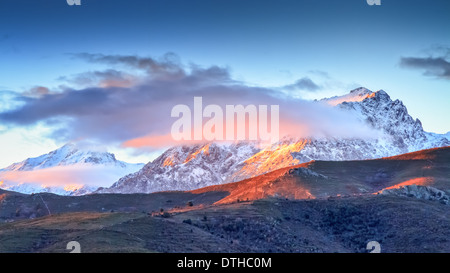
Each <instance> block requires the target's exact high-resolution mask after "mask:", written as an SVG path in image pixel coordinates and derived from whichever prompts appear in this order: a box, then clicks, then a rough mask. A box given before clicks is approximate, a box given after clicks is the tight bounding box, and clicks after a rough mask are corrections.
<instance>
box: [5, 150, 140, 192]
mask: <svg viewBox="0 0 450 273" xmlns="http://www.w3.org/2000/svg"><path fill="white" fill-rule="evenodd" d="M143 166H144V164H131V163H127V162H123V161H120V160H117V159H116V157H115V156H114V154H112V153H108V152H99V151H90V150H86V149H83V148H80V147H78V146H77V145H76V144H73V143H69V144H66V145H64V146H62V147H60V148H58V149H56V150H54V151H51V152H49V153H47V154H44V155H41V156H38V157H33V158H28V159H26V160H24V161H21V162H18V163H14V164H12V165H10V166H8V167H6V168H4V169H0V181H1V182H2V183H1V185H0V187H1V188H3V189H7V190H12V191H18V192H22V193H33V192H52V193H57V194H63V195H67V194H81V193H82V194H86V193H89V192H92V191H94V190H96V189H97V188H98V187H100V186H106V185H108V186H109V185H111V184H112V183H113V182H114V181H116V180H117V179H119V178H120V177H123V176H124V175H126V174H129V173H133V172H135V171H137V170H139V169H140V168H142V167H143Z"/></svg>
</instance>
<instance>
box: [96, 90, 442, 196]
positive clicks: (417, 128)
mask: <svg viewBox="0 0 450 273" xmlns="http://www.w3.org/2000/svg"><path fill="white" fill-rule="evenodd" d="M317 103H328V104H331V105H333V106H335V107H340V108H341V109H343V110H345V111H350V112H352V113H353V114H354V115H355V116H357V117H358V118H359V119H360V120H362V121H364V122H367V123H368V124H369V125H370V126H371V127H373V128H375V129H379V130H380V131H381V132H383V133H384V135H385V136H383V137H380V138H378V139H356V138H353V139H342V138H333V137H326V138H325V137H321V138H295V137H293V136H291V137H287V138H284V139H282V140H281V141H279V142H278V143H274V144H273V145H271V146H270V147H268V148H265V149H259V148H258V146H257V145H256V144H254V143H244V142H241V143H238V144H216V143H208V144H203V145H200V144H199V145H193V146H180V147H173V148H171V149H169V150H167V151H166V152H165V153H163V154H162V155H161V156H159V157H158V158H157V159H155V160H154V161H152V162H149V163H148V164H146V165H145V167H144V168H142V169H141V170H139V171H138V172H136V173H132V174H129V175H127V176H125V177H123V178H121V179H119V180H118V181H117V182H116V183H114V184H113V185H112V186H111V187H109V188H100V189H99V190H97V191H96V192H97V193H150V192H156V191H167V190H192V189H196V188H200V187H204V186H209V185H217V184H222V183H227V182H235V181H240V180H242V179H246V178H250V177H254V176H257V175H260V174H264V173H267V172H270V171H273V170H276V169H279V168H283V167H288V166H292V165H296V164H300V163H304V162H309V161H311V160H361V159H374V158H380V157H387V156H393V155H398V154H402V153H408V152H413V151H418V150H422V149H428V148H433V147H443V146H449V145H450V141H449V139H448V138H447V137H446V136H447V135H439V134H434V133H429V132H425V131H424V130H423V127H422V124H421V122H420V121H419V120H418V119H415V120H414V119H413V118H412V117H411V116H410V115H409V114H408V111H407V108H406V106H405V105H404V104H403V103H402V102H401V101H400V100H394V101H393V100H392V99H391V98H390V97H389V95H388V94H387V93H386V92H385V91H383V90H379V91H377V92H372V91H370V90H368V89H366V88H362V87H361V88H358V89H355V90H352V91H351V92H350V93H349V94H347V95H344V96H340V97H333V98H328V99H323V100H321V101H318V102H317Z"/></svg>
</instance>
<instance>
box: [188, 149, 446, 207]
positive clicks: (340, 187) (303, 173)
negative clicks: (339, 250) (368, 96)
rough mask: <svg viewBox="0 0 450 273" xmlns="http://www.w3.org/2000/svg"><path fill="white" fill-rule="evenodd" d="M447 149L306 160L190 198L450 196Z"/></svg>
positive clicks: (238, 199)
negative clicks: (418, 192)
mask: <svg viewBox="0 0 450 273" xmlns="http://www.w3.org/2000/svg"><path fill="white" fill-rule="evenodd" d="M449 162H450V147H443V148H435V149H429V150H422V151H418V152H413V153H408V154H404V155H399V156H394V157H386V158H382V159H375V160H358V161H311V162H308V163H303V164H299V165H295V166H292V167H285V168H282V169H279V170H276V171H272V172H269V173H267V174H264V175H260V176H257V177H254V178H251V179H246V180H243V181H240V182H237V183H229V184H224V185H217V186H210V187H206V188H202V189H199V190H194V191H192V192H193V193H204V192H208V191H225V192H228V193H229V195H228V196H227V197H226V198H224V199H221V200H219V201H218V202H217V203H218V204H223V203H233V202H237V201H246V200H257V199H261V198H267V197H280V198H288V199H314V198H327V197H330V196H331V197H342V196H357V195H364V194H379V193H384V192H385V190H389V189H394V188H402V187H404V186H409V185H419V186H429V187H433V188H437V189H440V190H443V191H445V192H446V193H447V194H449V192H450V165H449Z"/></svg>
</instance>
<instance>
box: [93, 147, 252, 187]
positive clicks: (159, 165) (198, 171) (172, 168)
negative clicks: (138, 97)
mask: <svg viewBox="0 0 450 273" xmlns="http://www.w3.org/2000/svg"><path fill="white" fill-rule="evenodd" d="M257 151H258V148H257V147H256V144H253V143H244V142H241V143H237V144H222V143H221V144H217V143H207V144H198V145H193V146H177V147H173V148H170V149H168V150H167V151H166V152H164V153H163V154H162V155H161V156H159V157H158V158H157V159H155V160H154V161H153V162H150V163H148V164H147V165H145V166H144V167H143V168H142V169H141V170H139V171H138V172H136V173H133V174H129V175H127V176H125V177H123V178H121V179H120V180H119V181H117V182H116V183H114V184H113V185H112V186H111V187H110V188H103V189H99V190H98V191H97V193H137V192H141V193H142V192H145V193H149V192H155V191H168V190H190V189H197V188H201V187H205V186H209V185H212V184H221V183H225V182H228V178H229V177H231V176H232V174H233V173H235V172H236V171H238V170H239V169H241V168H242V166H243V164H244V163H243V162H244V161H245V160H246V159H247V158H249V157H250V156H252V155H253V154H255V153H256V152H257Z"/></svg>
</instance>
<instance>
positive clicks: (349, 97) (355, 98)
mask: <svg viewBox="0 0 450 273" xmlns="http://www.w3.org/2000/svg"><path fill="white" fill-rule="evenodd" d="M380 91H382V92H383V93H384V94H386V93H385V92H384V91H383V90H380ZM380 91H378V92H380ZM373 96H375V92H372V91H370V90H369V89H367V88H365V87H359V88H356V89H353V90H352V91H350V93H348V94H346V95H343V96H334V97H331V98H325V99H322V100H321V101H322V102H325V103H327V104H329V105H332V106H336V105H338V104H341V103H343V102H359V101H363V100H365V99H366V98H370V97H373Z"/></svg>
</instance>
